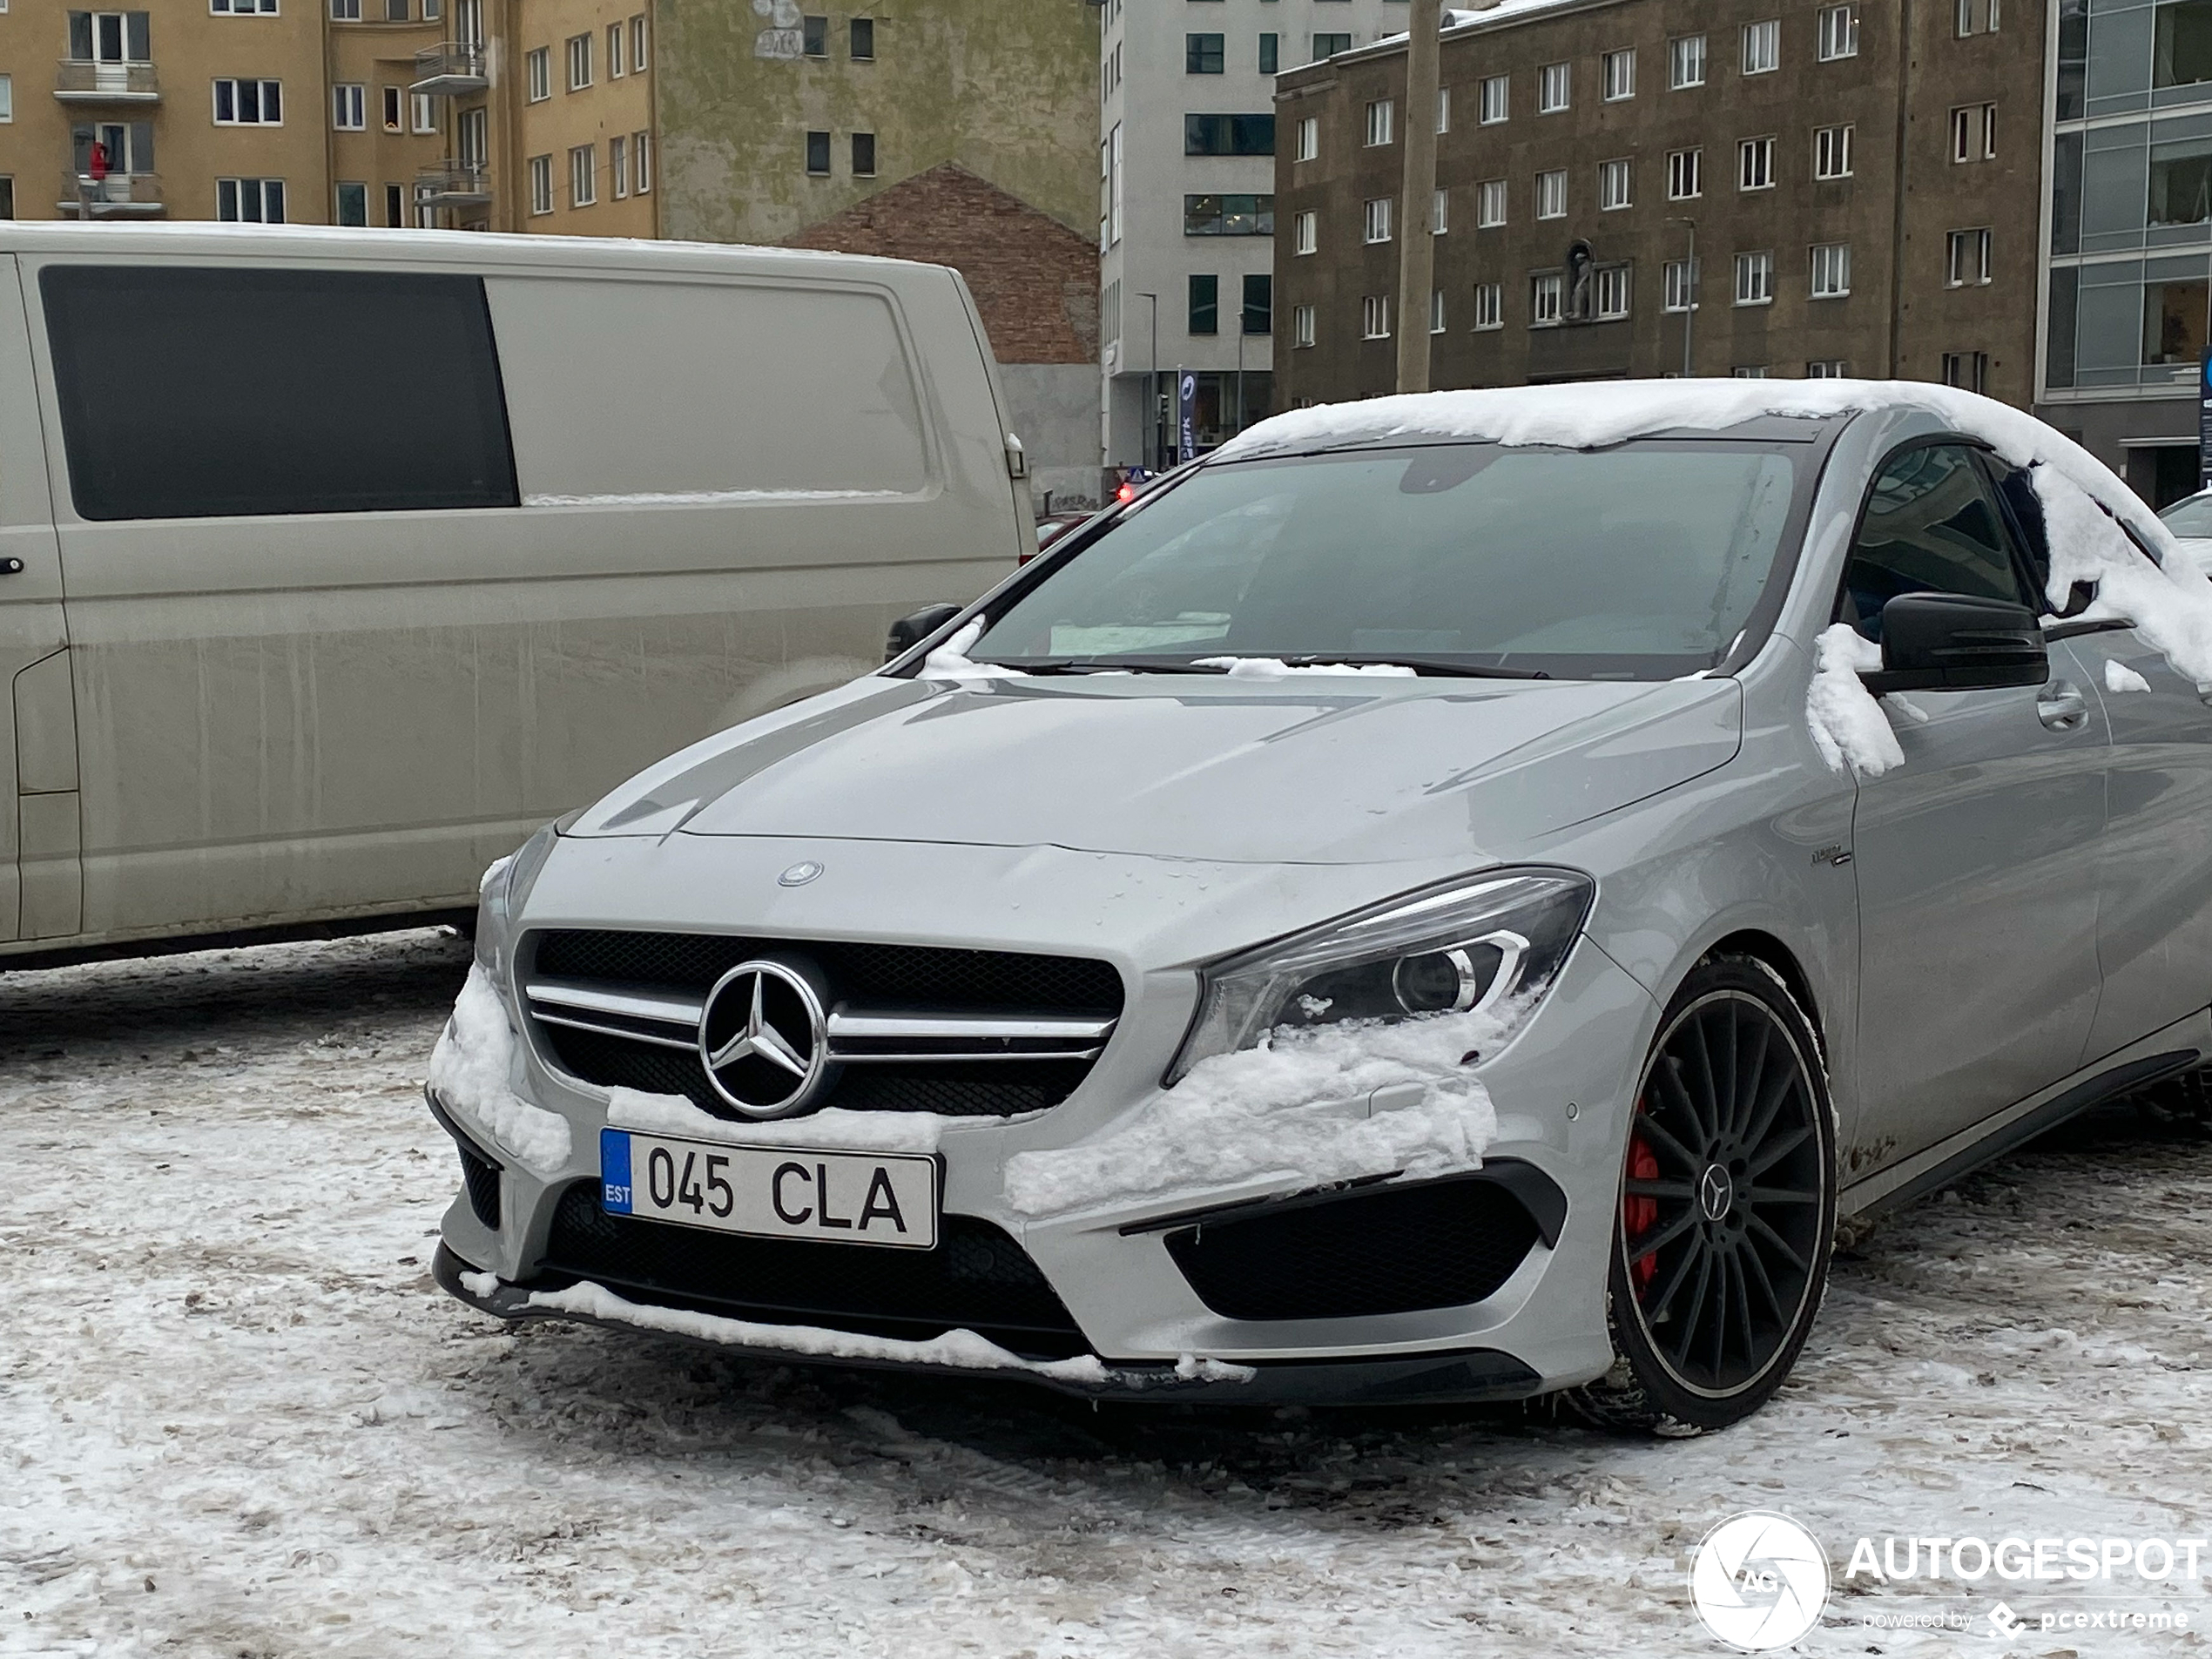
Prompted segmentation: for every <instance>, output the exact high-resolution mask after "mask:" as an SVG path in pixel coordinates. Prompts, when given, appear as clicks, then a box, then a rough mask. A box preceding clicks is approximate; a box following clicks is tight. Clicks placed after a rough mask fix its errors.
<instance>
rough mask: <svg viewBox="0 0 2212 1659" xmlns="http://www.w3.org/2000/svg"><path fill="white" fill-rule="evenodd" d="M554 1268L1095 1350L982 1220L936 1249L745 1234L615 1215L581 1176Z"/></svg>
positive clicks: (792, 1316)
mask: <svg viewBox="0 0 2212 1659" xmlns="http://www.w3.org/2000/svg"><path fill="white" fill-rule="evenodd" d="M544 1268H545V1271H547V1272H550V1273H556V1274H559V1275H562V1276H563V1277H573V1278H589V1279H593V1280H596V1281H597V1283H599V1284H602V1285H606V1286H607V1287H608V1288H609V1289H610V1290H615V1291H624V1292H625V1293H631V1292H635V1293H639V1298H640V1299H644V1300H647V1301H651V1302H656V1303H659V1304H662V1305H672V1306H681V1307H690V1308H695V1309H698V1310H699V1311H701V1312H710V1313H720V1314H723V1315H725V1316H726V1317H729V1318H741V1319H756V1320H761V1321H764V1322H765V1323H768V1324H775V1325H824V1326H827V1327H829V1328H830V1329H833V1330H838V1331H855V1332H861V1333H863V1334H865V1335H869V1336H884V1337H895V1338H900V1339H906V1340H910V1341H927V1340H928V1339H930V1338H933V1337H939V1336H942V1335H943V1334H944V1333H945V1332H948V1331H954V1330H968V1331H974V1332H976V1333H977V1334H978V1335H980V1336H983V1337H987V1338H988V1339H990V1340H991V1341H993V1342H995V1343H997V1344H998V1345H1000V1346H1001V1347H1003V1348H1007V1349H1009V1350H1011V1351H1012V1352H1015V1353H1018V1354H1021V1355H1022V1356H1023V1357H1024V1358H1028V1359H1067V1358H1069V1357H1070V1356H1072V1355H1075V1354H1079V1353H1084V1352H1089V1345H1088V1344H1086V1343H1085V1342H1084V1340H1083V1335H1082V1332H1081V1331H1080V1330H1078V1329H1077V1328H1076V1322H1075V1320H1074V1319H1073V1318H1070V1317H1069V1313H1068V1310H1067V1309H1066V1308H1065V1307H1064V1306H1062V1304H1061V1301H1060V1298H1058V1297H1057V1296H1055V1295H1054V1294H1053V1291H1052V1287H1051V1285H1048V1284H1047V1283H1046V1282H1045V1278H1044V1276H1043V1275H1042V1273H1040V1272H1038V1271H1037V1267H1036V1264H1035V1262H1033V1261H1031V1260H1030V1259H1029V1258H1028V1252H1026V1251H1023V1250H1022V1246H1021V1245H1019V1244H1016V1243H1015V1242H1014V1239H1013V1238H1012V1237H1011V1236H1010V1235H1008V1233H1006V1232H1005V1231H1002V1230H1001V1229H1000V1228H998V1227H995V1226H993V1225H992V1224H990V1223H989V1222H988V1221H983V1220H980V1219H978V1218H977V1217H973V1216H946V1217H943V1218H942V1220H941V1222H940V1224H939V1227H938V1238H937V1248H936V1249H934V1250H927V1251H923V1250H886V1249H880V1248H874V1247H871V1246H869V1245H866V1244H815V1243H813V1242H811V1241H808V1240H805V1239H786V1238H740V1237H738V1236H736V1235H734V1234H729V1233H715V1232H706V1231H702V1230H700V1229H698V1228H694V1227H671V1226H670V1225H668V1224H666V1223H664V1222H658V1221H641V1220H638V1219H637V1218H636V1217H629V1216H610V1215H609V1214H607V1212H606V1211H604V1210H603V1209H602V1208H600V1205H599V1195H598V1186H597V1183H594V1182H579V1183H577V1184H576V1185H574V1186H571V1187H570V1188H569V1189H568V1190H566V1191H564V1192H563V1193H562V1195H561V1197H560V1202H559V1203H558V1204H557V1205H556V1207H555V1209H554V1212H553V1226H552V1231H551V1234H550V1237H549V1238H547V1240H546V1245H545V1258H544Z"/></svg>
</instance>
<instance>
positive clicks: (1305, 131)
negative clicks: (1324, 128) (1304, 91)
mask: <svg viewBox="0 0 2212 1659" xmlns="http://www.w3.org/2000/svg"><path fill="white" fill-rule="evenodd" d="M1320 153H1321V118H1320V117H1319V116H1318V115H1309V116H1305V117H1303V118H1300V119H1299V121H1298V152H1297V154H1296V155H1295V156H1293V157H1292V159H1293V160H1296V161H1311V160H1312V159H1313V158H1315V157H1316V156H1318V155H1319V154H1320Z"/></svg>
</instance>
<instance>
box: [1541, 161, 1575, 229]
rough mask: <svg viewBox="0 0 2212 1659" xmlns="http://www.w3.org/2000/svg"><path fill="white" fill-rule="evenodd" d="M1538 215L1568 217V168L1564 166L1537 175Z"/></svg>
mask: <svg viewBox="0 0 2212 1659" xmlns="http://www.w3.org/2000/svg"><path fill="white" fill-rule="evenodd" d="M1536 217H1537V218H1538V219H1565V218H1566V217H1567V170H1566V169H1565V168H1564V167H1560V168H1556V169H1554V170H1553V171H1552V172H1540V173H1538V174H1537V175H1536Z"/></svg>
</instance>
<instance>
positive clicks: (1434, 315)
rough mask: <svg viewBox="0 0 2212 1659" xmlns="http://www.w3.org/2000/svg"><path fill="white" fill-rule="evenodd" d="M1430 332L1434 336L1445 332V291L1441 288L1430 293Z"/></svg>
mask: <svg viewBox="0 0 2212 1659" xmlns="http://www.w3.org/2000/svg"><path fill="white" fill-rule="evenodd" d="M1428 331H1429V333H1431V334H1442V333H1443V332H1444V290H1443V289H1441V288H1431V289H1430V290H1429V291H1428Z"/></svg>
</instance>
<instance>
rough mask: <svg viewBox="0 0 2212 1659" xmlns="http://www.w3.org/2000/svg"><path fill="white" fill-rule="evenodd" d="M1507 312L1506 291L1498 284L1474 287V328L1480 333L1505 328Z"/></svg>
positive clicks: (1489, 283)
mask: <svg viewBox="0 0 2212 1659" xmlns="http://www.w3.org/2000/svg"><path fill="white" fill-rule="evenodd" d="M1505 312H1506V308H1505V299H1504V291H1503V289H1502V288H1501V286H1500V285H1499V284H1498V283H1495V282H1478V283H1476V284H1475V285H1474V326H1475V328H1476V329H1477V330H1478V331H1480V330H1481V329H1485V328H1502V327H1505V326H1506V314H1505Z"/></svg>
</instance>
